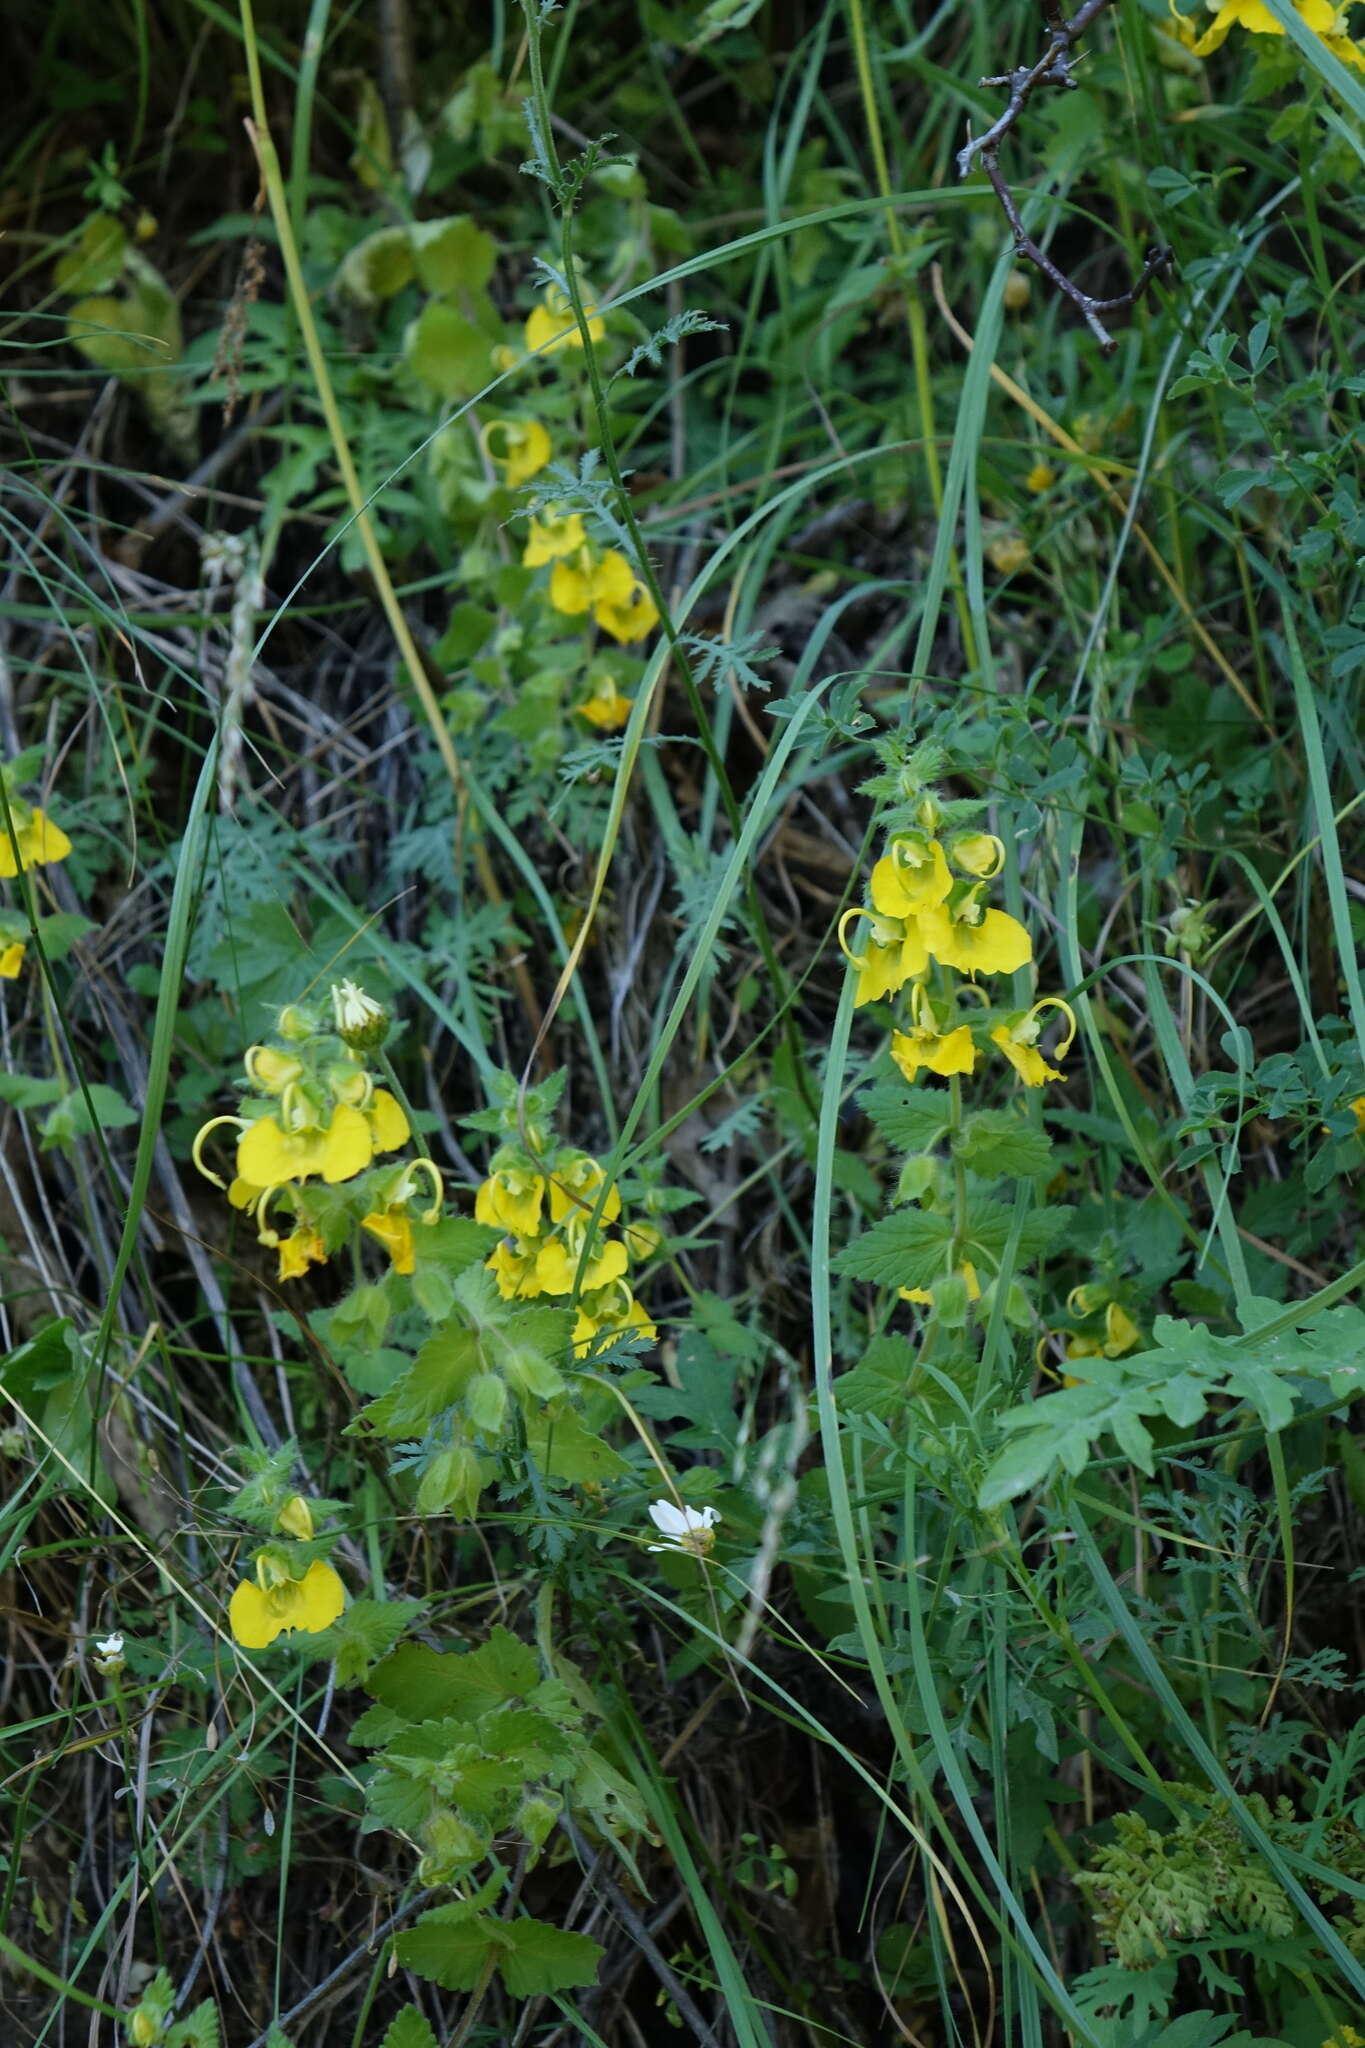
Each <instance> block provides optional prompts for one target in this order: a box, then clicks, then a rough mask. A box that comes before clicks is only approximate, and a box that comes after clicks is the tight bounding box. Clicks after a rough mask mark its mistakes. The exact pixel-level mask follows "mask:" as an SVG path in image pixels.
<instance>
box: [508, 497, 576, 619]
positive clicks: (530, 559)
mask: <svg viewBox="0 0 1365 2048" xmlns="http://www.w3.org/2000/svg"><path fill="white" fill-rule="evenodd" d="M587 538H588V536H587V533H586V531H585V529H584V526H583V517H582V514H581V513H579V512H566V513H565V514H564V517H563V518H562V519H557V518H555V517H554V516H553V515H550V516H549V517H547V518H545V519H533V520H532V521H531V531H530V533H529V534H528V535H527V539H526V546H525V547H524V548H523V549H522V551H521V565H522V567H523V569H541V568H543V567H544V566H545V564H546V562H557V561H559V560H560V559H561V557H562V556H564V555H571V554H573V553H574V552H575V551H576V550H577V549H578V548H581V547H582V546H583V544H584V543H585V541H586V540H587ZM583 609H584V610H585V611H586V610H587V606H586V605H585V606H584V607H583Z"/></svg>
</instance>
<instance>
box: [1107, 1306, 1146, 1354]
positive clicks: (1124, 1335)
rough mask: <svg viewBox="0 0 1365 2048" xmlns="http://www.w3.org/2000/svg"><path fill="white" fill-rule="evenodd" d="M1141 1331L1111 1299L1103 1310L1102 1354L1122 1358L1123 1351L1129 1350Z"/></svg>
mask: <svg viewBox="0 0 1365 2048" xmlns="http://www.w3.org/2000/svg"><path fill="white" fill-rule="evenodd" d="M1140 1334H1141V1333H1140V1332H1139V1330H1138V1326H1137V1324H1136V1323H1135V1322H1134V1321H1133V1318H1132V1317H1131V1316H1130V1315H1129V1314H1128V1311H1127V1310H1126V1309H1122V1308H1120V1307H1119V1305H1118V1303H1117V1302H1116V1301H1111V1302H1110V1304H1109V1306H1108V1308H1107V1309H1106V1310H1105V1311H1104V1355H1105V1357H1106V1358H1122V1356H1123V1354H1124V1352H1125V1351H1131V1350H1132V1348H1133V1346H1134V1345H1135V1344H1136V1343H1137V1341H1138V1337H1139V1335H1140Z"/></svg>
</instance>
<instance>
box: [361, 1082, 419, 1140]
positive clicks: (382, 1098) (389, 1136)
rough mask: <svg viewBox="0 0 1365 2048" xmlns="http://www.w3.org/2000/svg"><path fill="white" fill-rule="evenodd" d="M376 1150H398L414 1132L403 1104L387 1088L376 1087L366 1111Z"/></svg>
mask: <svg viewBox="0 0 1365 2048" xmlns="http://www.w3.org/2000/svg"><path fill="white" fill-rule="evenodd" d="M365 1116H366V1119H367V1120H368V1122H369V1126H370V1134H371V1136H372V1137H373V1139H374V1149H375V1151H376V1152H396V1151H397V1150H398V1148H399V1146H400V1145H406V1144H407V1142H408V1139H409V1138H410V1137H411V1135H412V1132H411V1128H410V1126H409V1124H408V1120H407V1117H406V1116H405V1115H404V1113H403V1109H402V1105H401V1104H400V1103H399V1101H398V1100H397V1098H396V1096H393V1095H390V1093H389V1091H388V1089H387V1088H376V1089H375V1091H374V1094H373V1095H372V1096H371V1097H370V1100H369V1105H368V1107H367V1108H366V1111H365Z"/></svg>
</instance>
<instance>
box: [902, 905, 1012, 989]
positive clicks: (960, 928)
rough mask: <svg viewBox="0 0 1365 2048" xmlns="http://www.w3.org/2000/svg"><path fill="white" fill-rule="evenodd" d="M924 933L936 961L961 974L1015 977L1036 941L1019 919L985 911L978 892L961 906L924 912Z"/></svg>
mask: <svg viewBox="0 0 1365 2048" xmlns="http://www.w3.org/2000/svg"><path fill="white" fill-rule="evenodd" d="M919 928H920V934H921V936H922V938H923V940H924V943H925V945H926V946H927V947H928V949H929V951H930V953H931V954H932V955H933V957H934V959H935V960H938V961H940V962H941V963H942V965H943V966H944V967H956V968H957V970H958V972H959V973H960V974H1013V973H1014V971H1015V969H1016V968H1017V967H1025V966H1027V964H1028V962H1029V961H1030V960H1031V959H1032V958H1033V941H1032V939H1031V938H1030V937H1029V935H1028V933H1027V932H1026V931H1025V929H1024V927H1023V925H1021V924H1020V923H1019V922H1018V920H1017V919H1016V918H1013V917H1010V916H1009V915H1008V913H1007V912H1005V911H1003V910H985V909H983V908H982V905H981V902H980V900H979V898H978V895H977V892H976V891H975V890H970V891H969V892H968V893H967V894H966V895H965V896H964V897H963V898H962V900H961V901H960V902H959V903H957V904H949V903H939V904H936V905H935V907H934V909H932V910H926V911H923V912H922V913H921V915H920V920H919Z"/></svg>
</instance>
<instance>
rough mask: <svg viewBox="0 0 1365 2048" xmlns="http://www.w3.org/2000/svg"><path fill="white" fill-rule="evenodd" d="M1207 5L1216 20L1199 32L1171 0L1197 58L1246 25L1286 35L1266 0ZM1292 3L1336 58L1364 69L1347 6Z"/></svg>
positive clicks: (1215, 0) (1178, 26)
mask: <svg viewBox="0 0 1365 2048" xmlns="http://www.w3.org/2000/svg"><path fill="white" fill-rule="evenodd" d="M1204 4H1205V6H1206V8H1207V9H1208V11H1209V12H1210V13H1211V14H1212V16H1213V20H1212V21H1211V22H1210V24H1209V26H1208V27H1207V28H1206V29H1205V30H1204V33H1203V34H1202V35H1200V33H1199V31H1198V30H1197V29H1196V28H1195V26H1194V25H1193V23H1192V22H1191V20H1190V18H1189V16H1188V15H1185V14H1182V13H1180V11H1179V9H1178V8H1177V7H1176V5H1175V0H1170V5H1171V16H1172V19H1173V21H1174V23H1175V32H1176V34H1177V35H1178V36H1179V38H1180V40H1181V42H1182V43H1183V44H1184V45H1185V48H1186V49H1187V50H1192V51H1193V52H1194V55H1195V56H1196V57H1207V56H1208V55H1209V54H1210V53H1211V52H1212V51H1214V50H1216V49H1218V48H1219V46H1220V45H1221V44H1222V43H1224V42H1226V41H1227V38H1228V36H1229V35H1230V34H1231V32H1232V30H1233V29H1234V28H1243V29H1245V30H1246V31H1247V34H1248V35H1253V36H1282V35H1283V34H1284V29H1283V28H1282V27H1281V25H1280V23H1279V22H1278V21H1276V19H1275V17H1274V15H1273V14H1272V13H1271V11H1270V9H1269V8H1268V7H1267V6H1266V5H1265V0H1204ZM1293 5H1294V12H1295V13H1296V14H1297V15H1298V17H1299V20H1300V21H1301V22H1302V23H1303V24H1304V26H1305V28H1309V29H1311V30H1312V32H1313V34H1314V35H1315V36H1317V37H1318V38H1319V40H1320V41H1322V42H1324V43H1325V44H1326V45H1327V47H1328V49H1329V50H1330V51H1331V52H1332V55H1333V56H1334V57H1339V58H1340V59H1341V61H1342V63H1343V64H1353V65H1354V66H1355V67H1356V69H1357V70H1358V71H1365V49H1362V48H1361V46H1360V44H1359V43H1358V42H1357V41H1356V40H1355V38H1354V37H1353V36H1352V35H1350V34H1349V33H1348V32H1347V26H1346V17H1347V14H1348V12H1349V9H1348V8H1346V7H1339V6H1335V5H1334V4H1333V0H1293Z"/></svg>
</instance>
